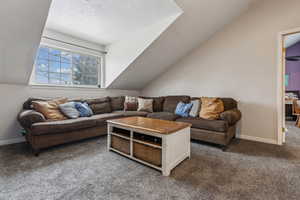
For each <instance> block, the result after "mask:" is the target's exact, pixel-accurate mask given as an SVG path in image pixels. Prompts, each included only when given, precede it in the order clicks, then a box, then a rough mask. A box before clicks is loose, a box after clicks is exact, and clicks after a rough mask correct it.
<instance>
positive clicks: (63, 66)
mask: <svg viewBox="0 0 300 200" xmlns="http://www.w3.org/2000/svg"><path fill="white" fill-rule="evenodd" d="M100 66H101V57H100V56H99V57H97V56H94V55H84V54H81V53H74V52H70V51H65V50H62V49H58V48H52V47H48V46H45V45H41V46H40V48H39V51H38V54H37V57H36V61H35V71H34V74H33V81H32V82H33V84H38V85H61V86H98V85H100V80H99V79H100V78H99V77H100V76H99V74H100V73H99V72H100Z"/></svg>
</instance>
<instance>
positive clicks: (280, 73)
mask: <svg viewBox="0 0 300 200" xmlns="http://www.w3.org/2000/svg"><path fill="white" fill-rule="evenodd" d="M297 32H298V33H299V32H300V27H298V28H294V29H290V30H287V31H282V32H280V33H278V40H277V41H278V43H277V46H278V49H277V50H278V57H277V70H276V71H277V89H276V92H277V112H276V114H277V141H276V143H277V144H278V145H282V144H283V143H284V141H285V134H284V133H283V131H282V130H283V129H284V128H285V114H284V109H285V107H284V93H285V86H284V75H285V69H284V67H283V62H284V59H283V48H284V37H285V36H286V35H290V34H294V33H297Z"/></svg>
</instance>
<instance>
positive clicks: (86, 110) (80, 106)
mask: <svg viewBox="0 0 300 200" xmlns="http://www.w3.org/2000/svg"><path fill="white" fill-rule="evenodd" d="M75 108H76V109H77V110H78V112H79V114H80V117H90V116H92V115H93V111H92V109H91V108H90V107H89V105H88V104H87V103H79V102H76V103H75Z"/></svg>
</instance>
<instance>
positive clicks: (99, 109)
mask: <svg viewBox="0 0 300 200" xmlns="http://www.w3.org/2000/svg"><path fill="white" fill-rule="evenodd" d="M85 102H86V103H87V104H88V105H89V106H90V108H91V109H92V111H93V113H94V114H95V115H98V114H103V113H111V112H112V111H111V105H110V98H109V97H103V98H95V99H86V100H85Z"/></svg>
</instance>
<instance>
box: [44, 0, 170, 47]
mask: <svg viewBox="0 0 300 200" xmlns="http://www.w3.org/2000/svg"><path fill="white" fill-rule="evenodd" d="M52 1H53V3H52V5H51V9H50V12H49V17H48V20H47V24H46V27H47V28H49V29H52V30H56V31H59V32H61V33H64V34H68V35H72V36H75V37H78V38H81V39H83V40H86V41H90V42H95V43H99V44H104V45H110V44H112V43H115V42H117V41H119V40H122V39H123V38H126V37H127V35H130V34H131V33H132V32H136V31H137V30H140V29H143V28H145V27H147V26H151V25H153V24H154V23H156V22H157V21H158V20H160V19H163V18H165V17H169V16H170V13H172V12H173V8H172V7H171V6H170V3H173V0H52Z"/></svg>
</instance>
